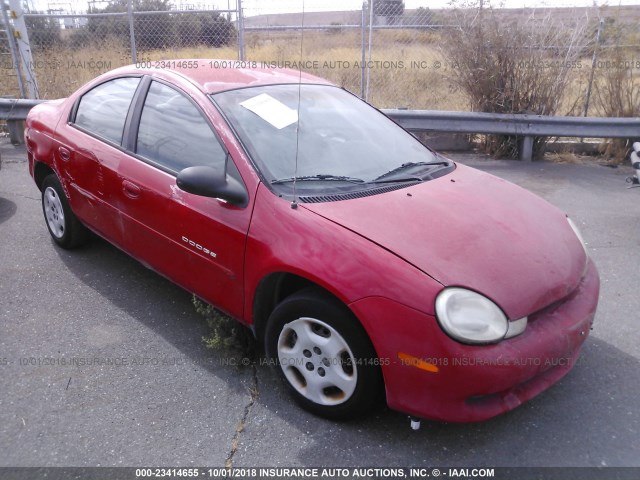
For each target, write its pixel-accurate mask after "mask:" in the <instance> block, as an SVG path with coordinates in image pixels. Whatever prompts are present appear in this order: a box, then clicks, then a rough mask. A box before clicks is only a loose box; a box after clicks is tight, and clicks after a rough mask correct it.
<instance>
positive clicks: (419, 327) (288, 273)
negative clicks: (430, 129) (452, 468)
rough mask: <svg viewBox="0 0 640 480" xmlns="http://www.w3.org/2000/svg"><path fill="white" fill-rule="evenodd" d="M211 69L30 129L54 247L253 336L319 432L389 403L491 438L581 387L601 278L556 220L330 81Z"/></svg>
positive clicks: (205, 66) (170, 76)
mask: <svg viewBox="0 0 640 480" xmlns="http://www.w3.org/2000/svg"><path fill="white" fill-rule="evenodd" d="M216 65H218V66H219V65H220V64H219V63H218V64H216V63H215V62H214V61H208V60H184V61H171V62H164V63H158V64H157V65H155V67H156V68H136V67H135V66H130V67H124V68H119V69H117V70H114V71H112V72H109V73H107V74H105V75H102V76H100V77H98V78H97V79H95V80H93V81H92V82H90V83H89V84H87V85H85V86H84V87H82V88H80V89H79V90H78V91H77V92H76V93H74V94H73V95H71V96H70V97H69V98H67V99H64V100H60V101H55V102H49V103H45V104H42V105H38V106H37V107H35V108H33V109H32V110H31V113H30V114H29V116H28V119H27V125H26V133H25V137H26V144H27V149H28V158H29V171H30V173H31V175H32V176H33V179H34V180H35V182H36V184H37V186H38V188H39V189H40V190H41V192H42V207H43V212H44V217H45V220H46V225H47V227H48V229H49V232H50V233H51V236H52V238H53V240H54V241H55V242H56V243H57V244H58V245H59V246H61V247H63V248H73V247H77V246H79V245H81V244H82V243H83V242H84V241H85V240H86V238H87V229H89V230H92V231H94V232H95V233H97V234H98V235H100V236H102V237H104V238H105V239H106V240H108V241H109V242H111V243H113V244H114V245H116V246H118V247H119V248H121V249H122V250H124V251H125V252H127V253H128V254H130V255H131V256H133V257H135V258H136V259H138V260H140V261H141V262H142V263H143V264H144V265H147V266H150V267H151V268H153V269H155V270H156V271H158V272H160V273H161V274H162V275H164V276H166V277H168V278H170V279H171V280H173V281H174V282H175V283H177V284H179V285H181V286H182V287H184V288H185V289H187V290H189V291H190V292H193V293H195V294H196V295H197V296H199V297H201V298H203V299H204V300H206V301H208V302H210V303H212V304H214V305H215V306H216V307H218V308H219V309H220V310H222V311H224V312H226V313H228V314H229V315H231V316H232V317H234V318H236V319H237V320H238V321H240V322H242V323H244V324H246V325H248V326H250V327H251V328H252V329H253V331H254V333H255V335H256V336H257V338H259V339H260V340H261V341H262V342H264V346H265V350H266V354H267V356H268V358H269V359H271V360H272V361H273V364H274V365H275V366H276V369H277V371H278V372H279V373H280V374H281V376H282V378H283V380H284V382H286V384H287V385H288V386H289V387H290V390H291V392H292V395H293V396H294V398H295V399H296V400H297V401H298V402H299V403H300V404H301V405H302V406H303V407H305V408H307V409H308V410H310V411H312V412H314V413H316V414H319V415H323V416H325V417H328V418H351V417H353V416H356V415H360V414H363V413H365V412H366V411H368V410H369V409H370V408H371V407H373V406H374V405H375V404H376V402H377V400H378V399H382V398H385V399H386V402H387V404H388V405H389V407H391V408H392V409H395V410H398V411H401V412H406V413H408V414H410V415H412V416H417V417H421V418H431V419H439V420H445V421H454V422H470V421H479V420H484V419H487V418H490V417H493V416H495V415H498V414H500V413H503V412H506V411H508V410H511V409H513V408H515V407H517V406H518V405H520V404H522V403H523V402H525V401H527V400H528V399H530V398H532V397H534V396H535V395H537V394H539V393H540V392H542V391H544V390H545V389H547V388H548V387H549V386H551V385H552V384H554V383H555V382H557V381H558V380H559V379H560V378H562V377H563V376H564V375H565V374H566V373H567V372H568V371H569V370H570V369H571V368H572V367H573V365H574V363H575V361H576V359H577V357H578V354H579V351H580V347H581V345H582V344H583V342H584V341H585V339H586V338H587V335H588V334H589V329H590V327H591V323H592V321H593V318H594V315H595V311H596V305H597V301H598V290H599V277H598V273H597V271H596V267H595V266H594V264H593V262H592V261H591V259H590V258H589V256H588V255H587V252H586V249H585V247H584V244H583V242H582V240H581V238H580V235H579V233H578V231H577V229H576V226H575V225H574V223H573V222H572V221H571V220H569V219H568V218H567V216H566V215H565V214H564V213H562V212H560V211H559V210H558V209H556V208H555V207H553V206H551V205H550V204H548V203H547V202H546V201H544V200H542V199H540V198H538V197H537V196H535V195H533V194H531V193H529V192H528V191H526V190H524V189H522V188H520V187H517V186H515V185H513V184H510V183H508V182H506V181H504V180H501V179H499V178H496V177H493V176H491V175H488V174H486V173H482V172H479V171H477V170H474V169H472V168H469V167H466V166H464V165H457V164H455V163H454V162H453V161H451V160H449V159H447V158H445V157H443V156H441V155H439V154H437V153H435V152H433V151H431V150H430V149H428V148H426V147H424V146H423V145H422V144H421V143H420V142H419V141H418V140H417V139H416V138H414V137H413V136H412V135H411V134H410V133H408V132H406V131H405V130H404V129H402V128H401V127H400V126H398V125H397V124H396V123H394V122H393V121H391V120H390V119H389V118H387V117H386V116H385V115H383V114H382V113H380V112H379V111H377V110H376V109H374V108H372V107H370V106H369V105H367V104H366V103H365V102H363V101H361V100H360V99H358V98H357V97H355V96H354V95H352V94H350V93H348V92H347V91H345V90H343V89H341V88H338V87H336V86H334V85H332V84H330V83H329V82H327V81H325V80H322V79H320V78H317V77H313V76H311V75H307V74H302V75H301V74H299V72H295V71H291V70H280V69H274V70H269V69H260V68H255V69H254V68H216Z"/></svg>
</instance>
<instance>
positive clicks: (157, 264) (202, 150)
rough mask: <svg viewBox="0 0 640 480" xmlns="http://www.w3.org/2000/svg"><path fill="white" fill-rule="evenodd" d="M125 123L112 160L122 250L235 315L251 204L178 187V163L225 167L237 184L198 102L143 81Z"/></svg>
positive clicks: (231, 164) (239, 306)
mask: <svg viewBox="0 0 640 480" xmlns="http://www.w3.org/2000/svg"><path fill="white" fill-rule="evenodd" d="M143 98H144V100H142V99H141V100H140V104H139V106H138V107H137V110H139V111H138V112H137V113H136V114H135V115H134V120H133V121H132V124H131V127H130V130H131V131H130V132H129V135H130V143H131V144H130V145H129V148H130V149H131V150H132V154H131V155H130V156H128V158H127V159H126V160H125V161H122V162H120V164H119V166H118V176H119V182H120V188H119V191H118V202H117V205H118V208H119V210H120V211H121V213H122V215H123V221H124V222H125V236H124V238H123V242H124V246H125V248H126V249H127V250H128V251H129V252H130V253H131V254H132V255H134V256H135V257H136V258H138V259H139V260H141V261H142V262H144V263H146V264H148V265H149V266H150V267H151V268H153V269H155V270H157V271H158V272H160V273H162V274H164V275H166V276H167V277H169V278H171V279H172V280H173V281H175V282H176V283H178V284H180V285H182V286H183V287H185V288H186V289H188V290H190V291H192V292H194V293H196V294H197V295H199V296H200V297H202V298H204V299H206V300H208V301H209V302H211V303H214V304H216V305H217V306H219V307H220V308H222V309H223V310H225V311H227V312H228V313H230V314H231V315H233V316H235V317H241V316H242V310H243V309H242V306H243V289H242V283H243V261H244V249H245V241H246V235H247V231H248V229H249V222H250V215H251V209H250V208H249V207H246V208H239V207H235V206H232V205H230V204H228V203H225V202H223V201H221V200H217V199H213V198H206V197H200V196H197V195H192V194H189V193H186V192H184V191H182V190H180V189H179V188H178V187H177V186H176V175H177V174H178V172H179V171H180V170H182V169H184V168H186V167H190V166H199V165H207V166H212V167H215V168H220V169H224V168H226V169H227V171H228V172H229V174H231V175H233V176H235V177H236V179H237V180H239V181H240V182H242V179H241V177H240V175H239V173H238V171H237V169H236V167H235V164H234V162H233V159H231V158H230V157H229V156H228V154H227V150H226V149H225V148H224V146H223V145H222V143H221V142H220V140H219V138H218V136H217V134H216V133H215V131H214V129H213V128H212V127H211V125H210V123H209V122H208V120H207V118H206V116H205V115H204V114H203V112H202V111H201V110H200V109H199V107H198V106H197V105H196V104H195V103H194V102H193V101H192V100H191V99H190V98H189V97H188V96H187V95H186V94H185V93H183V92H182V91H180V90H178V89H177V88H175V87H174V86H172V85H169V84H166V83H163V82H159V81H155V80H154V81H151V82H150V83H149V86H148V91H147V92H146V95H145V96H144V97H143Z"/></svg>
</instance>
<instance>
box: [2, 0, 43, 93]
mask: <svg viewBox="0 0 640 480" xmlns="http://www.w3.org/2000/svg"><path fill="white" fill-rule="evenodd" d="M9 6H10V8H11V16H12V18H13V25H14V27H15V29H16V31H15V39H16V44H17V46H18V52H17V53H18V55H19V56H20V58H19V62H18V63H19V64H20V65H21V67H22V73H23V74H24V79H25V82H26V84H27V90H28V94H29V98H38V84H37V82H36V76H35V74H34V73H33V58H32V57H31V45H30V43H29V34H28V32H27V24H26V23H25V21H24V13H23V11H22V4H21V2H20V0H9Z"/></svg>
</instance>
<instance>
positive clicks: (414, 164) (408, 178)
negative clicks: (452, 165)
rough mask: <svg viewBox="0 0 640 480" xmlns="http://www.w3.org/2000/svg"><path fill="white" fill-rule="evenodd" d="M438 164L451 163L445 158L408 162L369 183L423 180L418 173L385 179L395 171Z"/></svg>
mask: <svg viewBox="0 0 640 480" xmlns="http://www.w3.org/2000/svg"><path fill="white" fill-rule="evenodd" d="M437 165H449V162H448V161H445V160H440V161H435V162H407V163H403V164H402V165H400V166H399V167H396V168H394V169H392V170H389V171H388V172H387V173H383V174H382V175H380V176H378V177H376V178H374V179H373V180H371V181H370V182H369V183H381V182H408V181H412V180H413V181H417V180H422V178H421V177H418V176H417V175H411V176H404V177H401V178H394V179H393V180H392V179H389V180H383V179H384V178H386V177H389V176H391V175H393V174H395V173H398V172H401V171H402V170H406V169H408V168H411V167H430V166H437Z"/></svg>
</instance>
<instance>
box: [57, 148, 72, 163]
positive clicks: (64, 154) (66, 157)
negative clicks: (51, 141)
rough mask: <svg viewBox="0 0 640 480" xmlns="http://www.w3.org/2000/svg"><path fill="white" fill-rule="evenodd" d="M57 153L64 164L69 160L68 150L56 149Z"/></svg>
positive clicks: (69, 153)
mask: <svg viewBox="0 0 640 480" xmlns="http://www.w3.org/2000/svg"><path fill="white" fill-rule="evenodd" d="M58 153H59V154H60V158H61V159H62V160H64V161H65V162H66V161H67V160H69V159H70V158H71V152H70V151H69V149H68V148H65V147H58Z"/></svg>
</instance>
